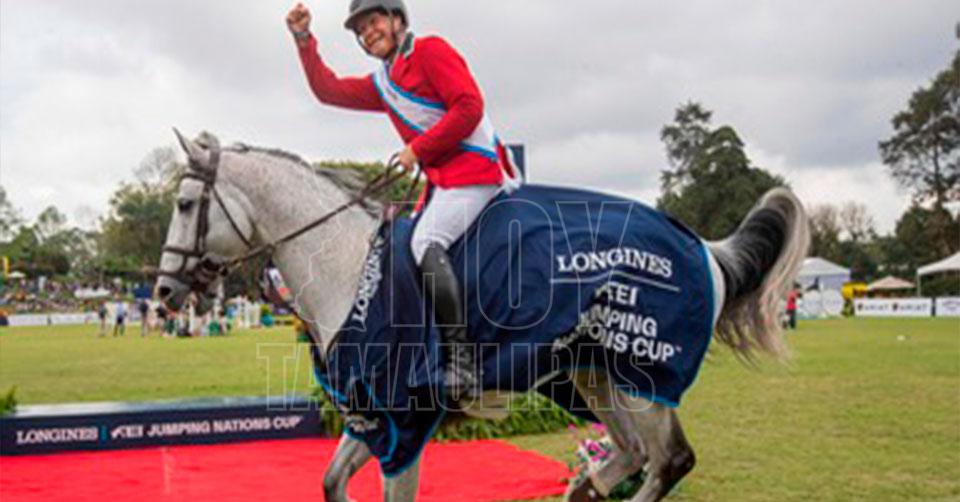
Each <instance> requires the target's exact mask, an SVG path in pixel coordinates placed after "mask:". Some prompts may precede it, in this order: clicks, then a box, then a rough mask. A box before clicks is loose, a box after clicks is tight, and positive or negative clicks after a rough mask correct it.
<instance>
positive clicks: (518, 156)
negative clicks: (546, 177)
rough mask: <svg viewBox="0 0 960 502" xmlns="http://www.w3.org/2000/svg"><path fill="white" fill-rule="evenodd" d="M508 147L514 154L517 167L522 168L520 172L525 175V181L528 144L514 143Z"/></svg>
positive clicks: (524, 177)
mask: <svg viewBox="0 0 960 502" xmlns="http://www.w3.org/2000/svg"><path fill="white" fill-rule="evenodd" d="M507 148H509V149H510V154H511V155H513V161H514V163H515V164H516V165H517V169H519V170H520V174H522V175H523V179H524V181H526V179H527V156H526V154H527V152H526V146H525V145H524V144H523V143H514V144H512V145H507Z"/></svg>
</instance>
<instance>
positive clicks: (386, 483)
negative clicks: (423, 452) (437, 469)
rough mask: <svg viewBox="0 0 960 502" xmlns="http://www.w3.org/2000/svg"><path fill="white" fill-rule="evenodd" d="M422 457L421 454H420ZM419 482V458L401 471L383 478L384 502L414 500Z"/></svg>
mask: <svg viewBox="0 0 960 502" xmlns="http://www.w3.org/2000/svg"><path fill="white" fill-rule="evenodd" d="M421 457H422V456H421ZM419 484H420V459H419V458H418V459H417V460H415V461H414V462H413V464H411V465H410V466H409V467H407V470H405V471H403V472H402V473H400V474H398V475H396V476H393V477H390V478H384V480H383V501H384V502H414V500H416V498H417V488H418V487H419Z"/></svg>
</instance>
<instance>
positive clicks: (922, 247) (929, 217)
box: [896, 204, 960, 274]
mask: <svg viewBox="0 0 960 502" xmlns="http://www.w3.org/2000/svg"><path fill="white" fill-rule="evenodd" d="M942 229H946V232H945V233H944V232H942V231H941V230H942ZM896 238H897V241H899V242H900V245H901V246H903V249H904V250H905V251H906V257H907V263H905V264H904V265H906V268H907V270H908V271H909V272H910V273H911V274H912V273H913V272H914V271H915V270H916V269H917V267H920V266H923V265H926V264H929V263H933V262H935V261H937V260H942V259H943V258H946V257H947V256H950V255H952V254H954V253H956V252H957V250H958V249H960V221H958V220H957V219H955V218H954V217H953V216H951V215H950V212H949V211H947V210H946V209H936V208H934V209H927V208H924V207H923V206H921V205H919V204H914V205H913V206H912V207H910V209H908V210H907V211H906V212H905V213H903V216H901V217H900V220H899V221H897V228H896Z"/></svg>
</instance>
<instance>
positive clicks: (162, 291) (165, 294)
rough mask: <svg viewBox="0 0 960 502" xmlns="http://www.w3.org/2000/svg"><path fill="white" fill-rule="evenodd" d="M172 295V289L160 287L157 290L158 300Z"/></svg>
mask: <svg viewBox="0 0 960 502" xmlns="http://www.w3.org/2000/svg"><path fill="white" fill-rule="evenodd" d="M172 294H173V288H171V287H170V286H160V287H159V288H157V295H159V296H160V298H167V297H169V296H170V295H172Z"/></svg>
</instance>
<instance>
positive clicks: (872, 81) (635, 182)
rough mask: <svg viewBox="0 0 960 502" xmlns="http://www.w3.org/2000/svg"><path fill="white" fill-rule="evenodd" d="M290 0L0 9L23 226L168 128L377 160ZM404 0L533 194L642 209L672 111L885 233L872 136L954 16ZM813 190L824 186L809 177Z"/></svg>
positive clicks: (882, 181)
mask: <svg viewBox="0 0 960 502" xmlns="http://www.w3.org/2000/svg"><path fill="white" fill-rule="evenodd" d="M292 3H293V2H292V1H289V2H288V1H286V0H285V1H279V0H271V1H248V2H232V3H226V2H188V1H186V0H166V1H162V2H161V1H144V2H137V3H135V4H130V3H128V2H120V1H116V0H114V1H107V0H85V1H83V2H77V1H72V0H59V1H55V0H46V1H44V2H32V1H28V0H10V1H8V0H4V2H3V4H2V7H0V183H3V185H4V186H5V188H7V190H8V192H9V193H10V196H11V198H12V199H13V201H14V202H15V203H16V204H17V205H19V206H21V207H23V208H25V209H26V211H27V213H28V214H30V215H33V214H36V213H37V212H38V211H39V210H40V209H42V207H44V206H46V205H48V204H52V203H55V204H58V205H60V206H61V207H62V208H63V209H64V210H65V212H67V214H73V213H75V212H82V213H85V214H86V213H89V208H91V207H92V208H95V209H97V210H103V209H104V208H105V207H106V201H107V198H108V197H109V194H110V193H111V192H112V191H113V189H114V188H115V187H116V184H117V182H118V181H120V180H121V179H125V178H129V177H130V173H131V170H132V168H133V167H134V166H136V165H137V163H138V162H139V161H140V158H141V157H142V156H143V155H144V154H145V153H146V152H147V151H149V150H150V148H152V147H154V146H157V145H164V144H173V138H172V135H171V133H170V127H171V126H177V127H180V128H181V129H182V130H184V131H185V132H188V133H195V132H197V131H200V130H203V129H206V130H211V131H214V132H216V133H217V134H219V135H220V136H221V137H222V138H223V139H224V140H225V141H245V142H250V143H255V144H262V145H269V146H278V147H282V148H286V149H288V150H292V151H296V152H298V153H300V154H302V155H304V156H306V157H308V158H318V159H319V158H359V159H365V160H372V159H380V158H384V157H386V156H387V155H388V154H389V153H390V152H391V151H393V150H395V149H396V148H397V147H398V143H397V140H396V136H395V134H394V133H393V132H392V130H391V129H390V127H389V124H388V123H387V121H386V120H384V119H383V118H382V117H378V116H375V115H369V114H358V113H351V112H346V111H341V110H335V109H331V108H327V107H322V106H320V105H319V104H318V103H316V101H315V100H314V98H313V97H312V95H311V94H310V93H309V90H308V89H307V86H306V84H305V79H304V77H303V76H302V75H301V71H300V67H299V62H298V60H297V57H296V53H295V51H294V49H293V44H292V42H291V41H290V37H289V35H288V34H287V33H286V31H285V27H284V25H283V17H284V16H285V14H286V11H287V9H288V8H289V7H290V5H291V4H292ZM410 4H411V5H410V7H411V10H412V17H413V22H414V28H415V30H416V31H417V32H418V33H421V34H427V33H441V34H443V35H444V36H445V37H447V38H448V39H449V40H451V42H452V43H453V44H454V45H455V46H457V47H458V48H459V49H460V50H461V52H463V53H464V54H465V55H466V57H467V59H468V61H469V62H470V65H471V67H472V68H473V70H474V72H475V73H476V74H477V76H478V80H479V81H480V83H481V86H482V87H483V89H484V93H485V97H486V100H487V104H488V110H489V111H490V113H491V115H492V116H493V118H494V120H495V121H496V122H497V124H498V125H499V129H500V132H501V135H502V136H503V137H505V138H511V139H515V140H519V141H524V142H525V143H526V144H527V145H528V150H529V152H530V164H531V167H532V169H533V170H534V174H533V177H534V178H535V179H536V180H538V181H544V182H551V183H565V184H578V185H590V186H596V187H598V188H601V189H606V190H614V191H618V192H621V193H625V194H628V195H633V196H637V197H641V198H643V199H645V200H647V201H649V202H652V200H653V199H654V198H655V196H656V187H657V180H658V178H659V171H660V169H661V168H662V166H663V165H664V164H665V159H664V155H663V148H662V145H661V144H660V142H659V139H658V133H659V129H660V128H661V127H662V126H663V125H664V124H665V123H667V122H669V121H670V120H671V119H672V116H673V111H674V109H675V108H676V107H677V106H678V105H679V104H681V103H683V102H685V101H687V100H690V99H693V100H699V101H701V102H702V103H703V104H704V105H705V106H707V107H708V108H710V109H712V110H714V111H715V121H716V122H717V123H726V124H731V125H733V126H734V127H736V128H737V130H738V131H740V133H741V135H742V136H743V138H744V140H745V141H746V142H747V144H748V145H749V147H750V151H751V153H752V154H754V158H755V160H756V162H757V163H758V164H759V165H763V166H765V167H769V168H770V169H773V170H775V171H777V172H778V173H780V174H783V175H784V176H786V177H788V178H791V179H793V180H794V186H795V188H797V189H798V191H799V192H801V193H802V194H803V195H804V196H805V197H808V198H809V199H811V200H812V201H813V202H830V201H832V202H836V201H837V200H846V199H851V198H857V199H858V200H861V202H865V203H867V204H869V205H870V207H871V208H873V209H874V210H875V213H876V215H877V217H878V220H880V222H881V226H882V227H884V228H886V229H889V228H890V227H892V220H893V218H895V217H896V213H895V212H891V210H890V209H889V208H890V207H895V206H900V205H902V204H901V203H903V202H904V201H905V200H906V198H905V196H904V195H903V194H899V193H897V192H896V190H895V189H894V188H893V185H892V183H891V182H890V181H889V179H887V177H886V174H885V172H884V171H883V169H882V168H881V167H880V166H879V164H878V161H877V152H876V143H877V141H879V140H880V139H882V138H883V137H885V136H886V135H888V134H889V119H890V117H891V116H892V115H893V113H894V112H896V111H897V110H899V109H900V108H902V107H903V106H904V104H905V103H906V100H907V99H908V97H909V95H910V93H911V92H912V91H913V90H914V89H915V88H916V87H918V86H919V85H922V84H923V83H925V82H927V81H928V80H929V79H930V78H931V77H932V76H933V74H934V73H935V72H936V71H939V70H940V69H942V68H943V67H945V65H946V62H947V61H948V60H949V57H950V54H951V52H952V51H953V50H956V41H955V39H953V38H952V32H953V24H954V23H955V22H956V21H957V19H960V7H958V6H957V5H956V4H955V2H950V1H941V0H925V1H910V2H908V1H900V0H897V1H891V2H884V3H883V4H882V5H878V4H876V2H866V1H850V2H828V1H813V2H810V1H804V2H800V1H786V2H762V1H758V0H735V1H730V2H722V3H721V2H708V1H706V0H696V1H691V2H681V3H676V2H675V3H672V4H668V3H663V2H636V1H635V0H598V1H594V2H575V3H560V2H555V1H548V0H525V1H523V2H506V1H490V2H457V3H454V2H425V1H414V0H411V1H410ZM308 5H309V6H310V8H311V9H312V11H313V14H314V22H313V29H314V32H315V34H316V36H317V38H318V39H319V41H320V44H321V47H322V51H323V55H324V57H325V59H326V60H327V61H328V62H329V63H330V64H331V65H332V66H333V67H334V68H335V69H336V70H337V71H338V72H340V73H343V74H353V73H365V72H369V71H370V70H371V69H372V68H374V67H375V65H376V63H375V62H373V61H371V60H369V59H368V58H366V57H365V56H364V55H363V54H362V53H361V51H360V50H358V48H357V47H356V44H355V41H354V40H353V37H352V35H350V34H349V33H347V32H345V31H343V30H342V28H341V21H342V18H343V14H344V12H345V10H346V1H344V2H309V3H308ZM827 178H829V179H832V180H834V181H835V182H836V184H839V185H838V186H832V187H829V189H813V188H811V187H809V186H808V185H810V184H816V183H818V182H819V181H820V180H823V179H827ZM844 184H845V185H844ZM800 185H803V186H800ZM845 194H846V195H845ZM875 194H885V197H894V198H896V199H897V200H898V201H900V202H898V203H897V204H889V203H888V201H875V200H871V197H872V196H874V195H875ZM838 198H839V199H838Z"/></svg>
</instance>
